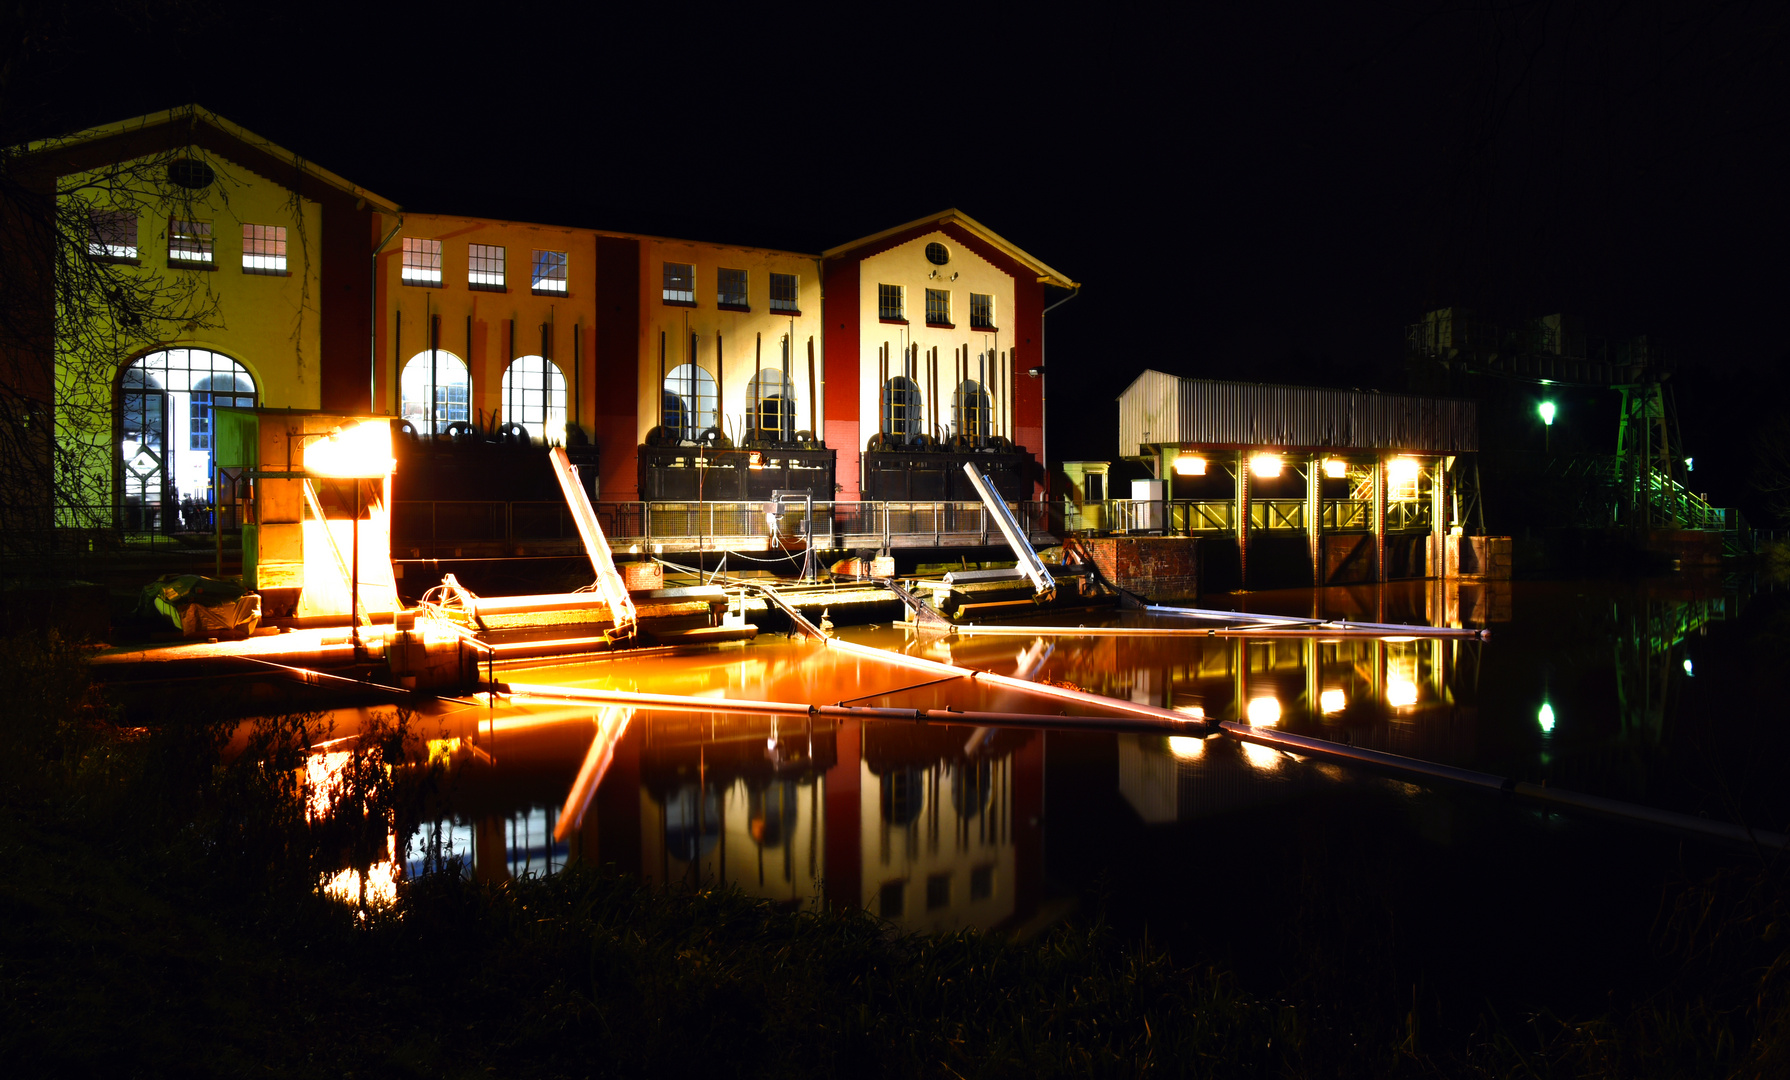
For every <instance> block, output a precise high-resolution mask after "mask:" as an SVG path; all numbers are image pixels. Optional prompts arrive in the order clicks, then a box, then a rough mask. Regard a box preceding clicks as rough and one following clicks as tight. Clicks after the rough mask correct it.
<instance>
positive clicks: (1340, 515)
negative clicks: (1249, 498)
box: [1063, 499, 1430, 536]
mask: <svg viewBox="0 0 1790 1080" xmlns="http://www.w3.org/2000/svg"><path fill="white" fill-rule="evenodd" d="M1321 513H1322V515H1323V516H1322V518H1321V520H1322V523H1323V529H1324V531H1325V532H1326V533H1351V532H1356V533H1361V532H1372V531H1373V502H1372V501H1371V500H1368V499H1325V500H1324V501H1323V506H1322V510H1321ZM1236 521H1237V504H1236V503H1235V502H1233V501H1231V500H1229V499H1190V500H1178V501H1171V502H1167V503H1162V502H1156V501H1154V500H1149V499H1109V500H1107V501H1105V502H1101V503H1087V504H1084V505H1083V506H1079V507H1075V506H1071V507H1070V508H1069V509H1068V511H1067V512H1066V513H1065V515H1064V520H1063V526H1064V528H1066V529H1068V530H1069V531H1071V532H1089V531H1096V532H1112V533H1143V532H1150V533H1154V532H1161V533H1164V534H1165V535H1170V536H1197V535H1201V534H1216V533H1234V532H1235V531H1236ZM1249 527H1250V529H1252V530H1254V531H1257V532H1304V531H1305V527H1306V505H1305V500H1304V499H1257V500H1255V501H1254V502H1252V503H1250V504H1249ZM1429 527H1430V504H1429V501H1428V500H1427V499H1418V500H1393V501H1390V502H1388V503H1387V504H1386V528H1387V529H1388V530H1390V531H1394V532H1398V531H1408V530H1413V529H1415V530H1421V531H1428V529H1429Z"/></svg>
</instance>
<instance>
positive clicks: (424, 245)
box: [404, 236, 441, 289]
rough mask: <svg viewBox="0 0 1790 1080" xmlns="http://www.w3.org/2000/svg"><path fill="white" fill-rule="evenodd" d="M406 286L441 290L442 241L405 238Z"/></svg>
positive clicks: (412, 237) (413, 237)
mask: <svg viewBox="0 0 1790 1080" xmlns="http://www.w3.org/2000/svg"><path fill="white" fill-rule="evenodd" d="M404 284H406V285H427V286H430V287H432V288H437V289H439V288H441V241H439V240H424V239H422V238H420V237H415V236H406V237H405V238H404Z"/></svg>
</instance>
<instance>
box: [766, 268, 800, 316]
mask: <svg viewBox="0 0 1790 1080" xmlns="http://www.w3.org/2000/svg"><path fill="white" fill-rule="evenodd" d="M771 310H772V311H781V312H783V313H784V314H786V315H800V314H801V313H802V309H801V308H800V307H798V306H797V305H796V276H795V275H794V274H772V275H771Z"/></svg>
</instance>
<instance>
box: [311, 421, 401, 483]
mask: <svg viewBox="0 0 1790 1080" xmlns="http://www.w3.org/2000/svg"><path fill="white" fill-rule="evenodd" d="M393 464H394V462H393V461H392V426H391V424H390V423H389V422H388V421H384V420H367V421H365V422H362V423H351V424H347V425H344V426H343V427H340V428H337V429H336V430H335V431H332V432H330V433H329V434H328V435H326V436H324V437H323V438H321V439H318V440H317V441H315V442H313V443H311V444H310V445H309V446H307V447H305V471H306V472H308V473H310V474H311V475H313V476H337V477H385V476H389V475H391V472H392V466H393Z"/></svg>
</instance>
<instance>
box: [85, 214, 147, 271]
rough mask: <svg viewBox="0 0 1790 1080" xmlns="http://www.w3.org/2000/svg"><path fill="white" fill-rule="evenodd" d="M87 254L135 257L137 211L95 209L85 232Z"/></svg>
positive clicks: (123, 257) (124, 257) (117, 257)
mask: <svg viewBox="0 0 1790 1080" xmlns="http://www.w3.org/2000/svg"><path fill="white" fill-rule="evenodd" d="M87 254H89V255H99V256H102V257H104V258H108V259H134V258H136V257H137V212H136V211H135V210H95V211H94V212H93V214H92V216H91V218H90V224H89V226H88V232H87Z"/></svg>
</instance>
